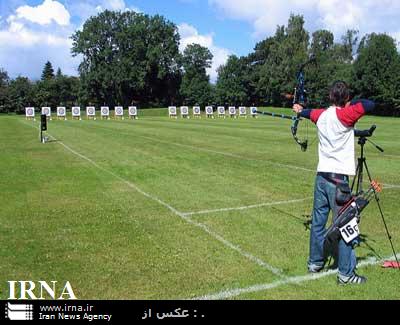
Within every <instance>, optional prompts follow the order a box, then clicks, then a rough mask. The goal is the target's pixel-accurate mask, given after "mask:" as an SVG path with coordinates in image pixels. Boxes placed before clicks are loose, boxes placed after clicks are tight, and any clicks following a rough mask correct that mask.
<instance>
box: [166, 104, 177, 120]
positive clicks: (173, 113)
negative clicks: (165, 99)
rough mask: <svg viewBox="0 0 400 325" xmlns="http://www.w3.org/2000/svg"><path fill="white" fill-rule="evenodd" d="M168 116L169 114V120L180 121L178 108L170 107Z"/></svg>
mask: <svg viewBox="0 0 400 325" xmlns="http://www.w3.org/2000/svg"><path fill="white" fill-rule="evenodd" d="M168 114H169V118H174V119H178V114H177V111H176V106H170V107H168Z"/></svg>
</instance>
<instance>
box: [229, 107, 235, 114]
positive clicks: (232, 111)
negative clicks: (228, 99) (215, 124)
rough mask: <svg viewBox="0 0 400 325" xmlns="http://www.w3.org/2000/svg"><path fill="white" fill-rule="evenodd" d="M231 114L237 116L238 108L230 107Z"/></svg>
mask: <svg viewBox="0 0 400 325" xmlns="http://www.w3.org/2000/svg"><path fill="white" fill-rule="evenodd" d="M229 114H230V115H236V107H233V106H230V107H229Z"/></svg>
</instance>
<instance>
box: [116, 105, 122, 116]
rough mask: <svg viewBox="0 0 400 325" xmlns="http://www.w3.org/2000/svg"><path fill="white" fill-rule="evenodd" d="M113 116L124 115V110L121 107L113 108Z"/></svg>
mask: <svg viewBox="0 0 400 325" xmlns="http://www.w3.org/2000/svg"><path fill="white" fill-rule="evenodd" d="M115 115H116V116H122V115H124V109H123V107H122V106H117V107H115Z"/></svg>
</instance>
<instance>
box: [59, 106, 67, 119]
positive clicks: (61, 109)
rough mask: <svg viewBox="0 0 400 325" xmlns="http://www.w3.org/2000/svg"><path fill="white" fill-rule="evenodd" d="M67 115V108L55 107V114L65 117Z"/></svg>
mask: <svg viewBox="0 0 400 325" xmlns="http://www.w3.org/2000/svg"><path fill="white" fill-rule="evenodd" d="M66 115H67V110H66V109H65V107H57V116H59V117H65V116H66Z"/></svg>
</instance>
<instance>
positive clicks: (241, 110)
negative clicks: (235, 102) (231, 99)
mask: <svg viewBox="0 0 400 325" xmlns="http://www.w3.org/2000/svg"><path fill="white" fill-rule="evenodd" d="M239 113H240V115H246V114H247V111H246V107H243V106H241V107H239Z"/></svg>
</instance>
